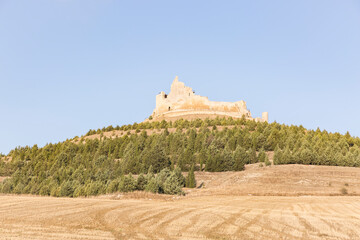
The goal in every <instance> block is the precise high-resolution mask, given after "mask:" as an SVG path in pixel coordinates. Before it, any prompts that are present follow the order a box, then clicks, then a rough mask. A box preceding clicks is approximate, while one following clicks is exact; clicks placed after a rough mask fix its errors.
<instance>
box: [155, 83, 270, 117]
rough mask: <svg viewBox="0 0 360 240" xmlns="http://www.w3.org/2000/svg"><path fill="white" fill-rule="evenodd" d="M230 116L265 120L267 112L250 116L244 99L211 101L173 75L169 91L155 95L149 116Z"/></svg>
mask: <svg viewBox="0 0 360 240" xmlns="http://www.w3.org/2000/svg"><path fill="white" fill-rule="evenodd" d="M217 116H219V117H232V118H242V117H245V118H246V119H250V120H252V119H254V120H255V121H257V122H267V121H268V113H267V112H264V113H263V114H262V117H261V118H252V117H251V113H250V111H249V110H248V109H247V108H246V102H245V101H238V102H213V101H210V100H209V99H208V98H207V97H203V96H199V95H196V94H195V92H194V91H193V90H192V88H190V87H187V86H185V84H184V83H183V82H180V81H179V80H178V77H175V79H174V81H173V83H172V84H171V90H170V93H169V94H168V95H167V94H165V92H160V94H158V95H156V107H155V110H154V112H153V113H152V115H151V117H152V119H153V120H156V121H159V120H163V119H165V120H176V119H179V118H183V119H189V120H190V119H196V118H202V119H204V118H215V117H217Z"/></svg>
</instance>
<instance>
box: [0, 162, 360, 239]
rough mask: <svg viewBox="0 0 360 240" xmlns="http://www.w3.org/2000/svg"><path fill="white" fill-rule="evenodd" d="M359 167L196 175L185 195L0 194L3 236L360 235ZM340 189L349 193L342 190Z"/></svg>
mask: <svg viewBox="0 0 360 240" xmlns="http://www.w3.org/2000/svg"><path fill="white" fill-rule="evenodd" d="M359 176H360V169H357V168H347V167H326V166H300V165H284V166H271V167H259V166H258V165H251V166H247V168H246V170H245V171H243V172H227V173H196V177H197V181H198V184H200V183H203V185H204V187H203V188H200V189H186V191H187V195H186V196H184V197H179V196H169V195H154V194H150V193H143V192H135V193H130V194H114V195H107V196H100V197H94V198H76V199H72V198H52V197H39V196H18V195H0V239H274V240H277V239H304V240H305V239H319V240H320V239H359V236H360V228H359V227H360V196H358V195H360V187H359V186H360V184H359V182H360V177H359ZM342 188H345V189H347V191H348V195H341V194H343V193H341V189H342Z"/></svg>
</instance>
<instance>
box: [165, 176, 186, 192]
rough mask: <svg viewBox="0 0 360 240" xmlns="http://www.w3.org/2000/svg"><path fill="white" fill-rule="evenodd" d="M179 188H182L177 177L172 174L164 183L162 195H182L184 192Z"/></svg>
mask: <svg viewBox="0 0 360 240" xmlns="http://www.w3.org/2000/svg"><path fill="white" fill-rule="evenodd" d="M181 187H182V186H181V183H180V182H179V179H178V176H177V175H176V173H175V172H172V173H171V174H170V176H169V177H168V178H167V179H166V181H165V183H164V193H165V194H178V195H183V194H184V192H183V191H182V189H181Z"/></svg>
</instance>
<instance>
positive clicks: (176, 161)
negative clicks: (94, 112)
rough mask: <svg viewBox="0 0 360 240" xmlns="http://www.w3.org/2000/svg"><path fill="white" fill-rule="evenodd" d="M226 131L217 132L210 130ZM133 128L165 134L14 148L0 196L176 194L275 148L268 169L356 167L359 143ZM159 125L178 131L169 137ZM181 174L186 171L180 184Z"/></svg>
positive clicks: (254, 128) (254, 127)
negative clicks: (204, 174) (199, 176)
mask: <svg viewBox="0 0 360 240" xmlns="http://www.w3.org/2000/svg"><path fill="white" fill-rule="evenodd" d="M146 124H149V125H146ZM226 125H228V126H229V127H225V128H224V129H223V130H221V131H220V130H219V127H216V126H226ZM139 126H141V128H143V127H144V126H149V127H151V128H153V127H154V126H156V127H159V128H165V130H164V131H163V132H162V133H159V134H152V135H147V133H146V131H143V130H141V131H140V130H139V131H138V132H139V133H138V134H129V135H124V136H122V137H118V138H114V139H111V138H105V137H102V138H101V139H100V140H99V139H93V140H91V139H86V140H84V141H82V142H79V143H74V141H70V140H67V141H65V142H62V143H57V144H48V145H46V146H45V147H43V148H38V146H37V145H34V146H33V147H28V146H27V147H19V148H16V149H14V150H12V151H11V152H10V153H9V155H8V156H9V157H11V158H12V161H10V162H7V163H5V162H4V161H3V160H0V174H1V175H2V176H11V177H10V178H8V179H7V180H6V181H4V182H3V183H2V184H0V191H2V192H6V193H31V194H41V195H52V196H75V197H76V196H88V195H97V194H102V193H106V192H114V191H123V192H126V191H133V190H146V191H151V192H157V193H169V194H182V191H181V187H182V186H185V184H186V185H188V186H189V187H194V186H196V181H195V179H190V177H191V178H192V174H193V171H195V170H196V171H199V170H201V171H203V170H205V171H211V172H218V171H240V170H243V169H244V165H245V164H248V163H256V162H264V163H265V165H270V161H269V159H268V155H267V154H266V152H269V151H274V150H275V154H274V164H291V163H298V164H318V165H336V166H353V167H358V166H360V150H359V146H360V139H359V138H354V137H351V136H350V134H348V133H347V134H345V135H341V134H339V133H328V132H326V131H320V130H319V129H318V130H316V131H313V130H307V129H305V128H303V127H302V126H300V127H298V126H286V125H281V124H278V123H271V124H268V123H256V122H254V121H245V120H244V119H239V120H233V119H219V118H218V119H214V120H195V121H186V120H178V121H176V122H174V123H171V122H165V121H162V122H151V123H149V122H148V123H144V124H134V125H129V126H126V128H127V129H140V127H139ZM166 127H176V128H177V130H176V132H174V133H170V132H169V131H167V129H166ZM105 130H106V129H105ZM164 169H165V170H164ZM166 169H167V170H166ZM180 169H182V170H184V171H189V170H190V172H189V174H188V179H187V181H185V179H183V177H182V175H181V171H180ZM131 174H136V175H138V177H137V178H135V177H133V176H132V175H131Z"/></svg>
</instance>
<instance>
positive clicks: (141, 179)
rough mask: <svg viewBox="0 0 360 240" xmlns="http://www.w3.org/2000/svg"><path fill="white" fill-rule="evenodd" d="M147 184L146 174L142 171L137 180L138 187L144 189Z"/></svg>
mask: <svg viewBox="0 0 360 240" xmlns="http://www.w3.org/2000/svg"><path fill="white" fill-rule="evenodd" d="M146 184H147V179H146V178H145V177H144V174H142V173H141V174H140V175H139V177H138V178H137V180H136V189H137V190H140V191H142V190H144V189H145V186H146Z"/></svg>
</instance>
